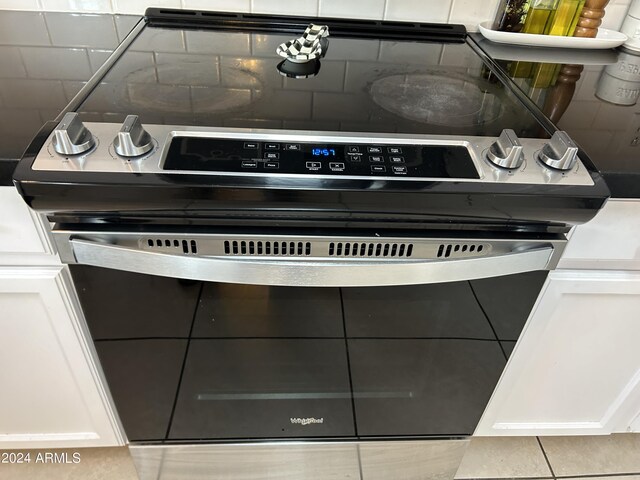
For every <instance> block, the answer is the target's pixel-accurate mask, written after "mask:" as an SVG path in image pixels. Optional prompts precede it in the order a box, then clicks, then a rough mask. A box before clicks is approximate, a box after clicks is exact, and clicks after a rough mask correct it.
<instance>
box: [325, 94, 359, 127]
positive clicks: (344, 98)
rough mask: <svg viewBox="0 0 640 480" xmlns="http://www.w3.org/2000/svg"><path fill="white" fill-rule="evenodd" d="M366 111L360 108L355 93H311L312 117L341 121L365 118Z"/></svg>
mask: <svg viewBox="0 0 640 480" xmlns="http://www.w3.org/2000/svg"><path fill="white" fill-rule="evenodd" d="M367 117H368V113H367V112H366V111H365V110H364V109H363V108H362V102H361V100H360V99H359V97H358V95H357V94H349V93H323V92H318V93H314V94H313V118H314V119H318V120H335V119H336V118H340V119H342V120H343V121H358V120H365V119H366V118H367Z"/></svg>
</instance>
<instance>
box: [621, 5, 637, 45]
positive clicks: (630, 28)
mask: <svg viewBox="0 0 640 480" xmlns="http://www.w3.org/2000/svg"><path fill="white" fill-rule="evenodd" d="M620 31H621V32H622V33H624V34H625V35H626V36H627V37H629V40H627V41H626V42H625V44H624V46H625V47H626V48H629V49H631V50H634V51H637V52H640V0H634V1H633V2H631V5H630V6H629V11H628V12H627V16H626V18H625V19H624V23H623V24H622V28H620Z"/></svg>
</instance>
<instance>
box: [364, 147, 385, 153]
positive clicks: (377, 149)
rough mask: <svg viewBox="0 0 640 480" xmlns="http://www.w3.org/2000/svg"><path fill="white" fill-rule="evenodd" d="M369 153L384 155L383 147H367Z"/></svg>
mask: <svg viewBox="0 0 640 480" xmlns="http://www.w3.org/2000/svg"><path fill="white" fill-rule="evenodd" d="M367 152H369V153H382V147H367Z"/></svg>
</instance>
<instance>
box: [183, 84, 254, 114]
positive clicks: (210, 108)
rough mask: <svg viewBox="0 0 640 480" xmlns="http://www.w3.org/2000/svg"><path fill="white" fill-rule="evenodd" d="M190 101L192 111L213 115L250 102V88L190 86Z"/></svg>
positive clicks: (236, 108) (239, 107)
mask: <svg viewBox="0 0 640 480" xmlns="http://www.w3.org/2000/svg"><path fill="white" fill-rule="evenodd" d="M191 101H192V103H193V112H194V113H206V114H211V115H215V114H218V113H226V112H232V111H234V110H243V109H244V107H246V106H247V105H249V104H250V103H251V90H249V89H246V88H223V87H199V88H198V87H193V88H191ZM258 116H259V114H258Z"/></svg>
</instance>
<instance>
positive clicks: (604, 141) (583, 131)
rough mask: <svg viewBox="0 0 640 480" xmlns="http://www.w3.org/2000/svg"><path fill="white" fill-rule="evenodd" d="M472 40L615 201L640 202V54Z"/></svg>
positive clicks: (480, 39)
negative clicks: (579, 154)
mask: <svg viewBox="0 0 640 480" xmlns="http://www.w3.org/2000/svg"><path fill="white" fill-rule="evenodd" d="M474 38H475V39H476V40H477V41H478V42H479V44H480V46H481V47H482V48H483V49H484V50H485V51H486V52H487V53H488V54H489V55H491V56H492V57H493V58H495V59H497V61H498V63H499V64H500V65H501V66H502V68H503V69H504V70H505V72H506V73H507V74H508V75H509V76H510V77H511V78H512V79H513V80H514V81H515V83H516V84H517V85H518V86H519V87H520V88H521V89H522V90H523V91H524V92H525V93H526V94H527V96H528V97H529V98H530V99H531V100H533V101H534V102H535V103H536V104H537V105H538V106H539V107H540V109H541V110H542V111H543V112H544V113H545V114H546V115H547V116H548V117H549V118H551V119H552V120H553V122H554V123H555V124H556V125H557V126H558V128H560V129H561V130H566V131H567V132H568V133H569V135H570V136H571V138H572V139H573V140H574V141H575V142H576V143H578V144H579V145H580V146H581V147H582V148H583V149H584V151H585V152H587V154H588V155H589V156H590V157H591V159H592V160H593V162H594V164H595V165H596V167H597V168H598V169H599V170H600V172H601V173H602V174H603V176H604V178H605V180H606V181H607V184H608V185H609V188H610V189H611V193H612V196H613V197H618V198H640V103H639V96H640V53H638V52H631V51H625V50H567V49H562V50H560V49H549V48H532V47H514V46H506V45H500V44H496V43H492V42H489V41H488V40H485V39H483V38H482V37H481V36H480V35H479V34H474Z"/></svg>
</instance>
